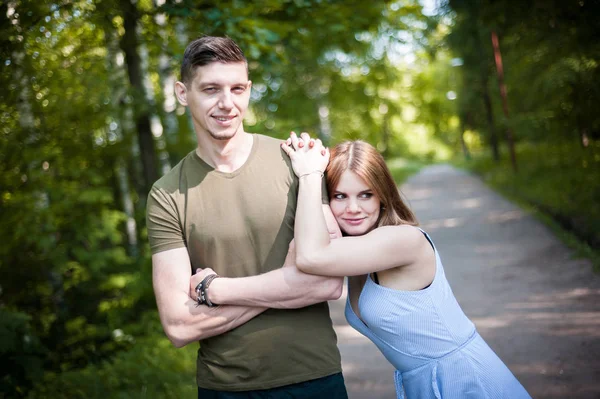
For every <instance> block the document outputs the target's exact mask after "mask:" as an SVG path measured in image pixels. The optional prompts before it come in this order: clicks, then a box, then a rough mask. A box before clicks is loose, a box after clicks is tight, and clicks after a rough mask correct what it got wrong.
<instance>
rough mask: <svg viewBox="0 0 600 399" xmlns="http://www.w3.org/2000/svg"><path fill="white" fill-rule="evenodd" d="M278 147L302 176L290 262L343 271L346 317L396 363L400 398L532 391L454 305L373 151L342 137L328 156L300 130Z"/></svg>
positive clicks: (330, 272) (429, 249)
mask: <svg viewBox="0 0 600 399" xmlns="http://www.w3.org/2000/svg"><path fill="white" fill-rule="evenodd" d="M282 147H283V150H284V151H285V152H286V153H287V154H288V155H289V156H290V159H291V161H292V165H293V168H294V172H295V173H296V174H297V175H298V177H299V180H300V189H299V194H298V207H297V210H296V222H295V223H296V225H295V246H296V263H297V265H296V266H297V267H298V268H299V269H300V270H302V271H303V272H307V273H312V274H319V275H326V276H350V277H349V279H348V281H349V282H348V301H347V303H346V318H347V320H348V323H349V324H350V325H351V326H353V327H354V328H355V329H357V330H358V331H359V332H361V333H362V334H364V335H365V336H367V337H368V338H369V339H371V341H373V342H374V343H375V344H376V345H377V347H378V348H379V349H380V350H381V351H382V352H383V354H384V355H385V357H386V358H387V359H388V360H389V361H390V362H391V363H392V364H393V365H394V367H396V369H397V370H396V372H395V383H396V391H397V395H398V398H404V394H406V397H407V398H409V399H412V398H444V399H447V398H452V399H454V398H456V399H466V398H477V399H482V398H510V399H520V398H530V396H529V394H528V393H527V391H526V390H525V389H524V388H523V386H522V385H521V384H520V383H519V382H518V381H517V379H516V378H515V377H514V376H513V374H512V373H511V372H510V370H509V369H508V368H507V367H506V366H505V365H504V363H502V361H501V360H500V359H499V358H498V356H497V355H496V354H495V353H494V352H493V351H492V349H490V347H489V346H488V345H487V344H486V343H485V341H484V340H483V339H482V338H481V336H480V335H479V334H478V333H477V331H476V329H475V326H474V325H473V323H472V322H471V321H470V320H469V319H468V318H467V317H466V316H465V314H464V313H463V311H462V310H461V308H460V306H459V305H458V302H457V301H456V299H455V298H454V295H453V294H452V290H451V289H450V286H449V285H448V281H447V280H446V277H445V275H444V268H443V266H442V262H441V260H440V257H439V254H438V253H437V251H436V249H435V246H434V245H433V242H432V241H431V238H430V237H429V236H428V235H427V233H425V232H424V231H423V230H421V229H419V228H418V227H416V225H417V222H416V219H415V217H414V215H413V213H412V212H411V211H410V209H409V208H408V207H407V206H406V204H404V202H403V201H402V199H401V197H400V195H399V192H398V190H397V188H396V185H395V184H394V181H393V179H392V177H391V174H390V172H389V170H388V168H387V166H386V165H385V162H384V160H383V158H382V157H381V155H380V154H379V153H378V152H377V150H376V149H375V148H373V147H372V146H371V145H369V144H367V143H365V142H362V141H351V142H345V143H342V144H340V145H338V146H336V147H335V148H334V149H333V150H332V151H331V160H329V152H328V150H327V149H324V148H323V147H322V144H321V143H320V141H318V140H317V141H314V140H310V138H309V137H308V135H304V134H303V135H302V136H301V138H298V137H296V136H295V134H292V137H291V139H289V140H288V141H287V142H286V143H284V144H283V145H282ZM325 171H326V174H327V187H328V191H329V199H330V206H331V210H332V211H333V214H334V216H335V218H336V220H337V222H338V224H339V226H340V228H341V230H342V232H343V233H344V236H343V237H342V238H339V239H335V240H330V238H329V234H328V232H327V229H326V226H325V220H324V217H323V212H322V210H321V184H322V182H321V179H322V176H323V172H325Z"/></svg>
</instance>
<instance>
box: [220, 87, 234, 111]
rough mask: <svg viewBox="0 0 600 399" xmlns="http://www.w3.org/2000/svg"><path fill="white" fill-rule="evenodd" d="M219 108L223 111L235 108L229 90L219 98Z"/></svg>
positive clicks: (224, 91)
mask: <svg viewBox="0 0 600 399" xmlns="http://www.w3.org/2000/svg"><path fill="white" fill-rule="evenodd" d="M219 108H222V109H231V108H233V98H232V97H231V93H230V92H229V91H227V90H223V93H222V94H221V96H220V98H219Z"/></svg>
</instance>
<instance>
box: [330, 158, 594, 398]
mask: <svg viewBox="0 0 600 399" xmlns="http://www.w3.org/2000/svg"><path fill="white" fill-rule="evenodd" d="M402 191H403V193H404V195H405V196H406V198H407V199H408V200H409V202H410V204H411V207H412V209H413V210H414V211H415V213H416V215H417V217H418V218H419V221H420V223H421V226H422V227H423V229H425V230H426V231H427V232H428V233H430V235H431V237H432V238H433V241H434V242H435V244H436V247H437V249H438V250H439V252H440V255H441V258H442V261H443V263H444V266H445V270H446V274H447V277H448V280H449V281H450V284H451V286H452V288H453V291H454V294H455V295H456V297H457V298H458V301H459V303H460V304H461V306H462V308H463V310H464V311H465V313H466V314H467V316H469V317H470V318H471V319H472V320H473V322H474V323H475V324H476V326H477V329H478V330H479V332H480V334H481V335H482V336H483V337H484V338H485V340H486V341H487V342H488V344H489V345H490V346H491V347H492V349H494V350H495V351H496V353H497V354H498V355H499V356H500V358H501V359H502V360H503V361H504V362H505V363H506V364H507V365H508V367H509V368H510V369H511V370H512V372H513V373H514V374H515V375H516V376H517V378H518V379H519V380H520V381H521V383H522V384H523V385H524V386H525V388H526V389H527V390H528V391H529V393H530V394H531V395H532V397H533V398H536V399H537V398H544V399H546V398H548V399H584V398H586V399H587V398H589V399H592V398H593V399H597V398H600V275H597V274H594V273H593V272H592V267H591V265H590V263H589V262H588V261H586V260H582V259H574V258H573V256H572V253H571V251H570V250H569V249H568V248H566V247H565V246H564V245H563V244H562V243H561V242H559V241H558V239H557V238H555V237H554V235H553V234H552V233H551V232H550V231H549V230H548V228H546V227H545V226H544V225H542V224H541V223H540V222H538V221H537V220H535V219H533V218H532V217H531V216H530V215H528V214H527V213H526V212H524V211H522V210H521V209H519V208H518V207H517V206H515V205H514V204H512V203H510V202H508V201H507V200H505V199H503V198H502V197H500V196H499V195H497V194H495V193H494V192H492V191H491V190H490V189H488V188H487V187H486V186H485V185H484V184H482V183H481V181H480V180H479V179H478V178H476V177H473V176H471V175H469V174H467V173H465V172H463V171H459V170H457V169H454V168H452V167H450V166H447V165H437V166H431V167H427V168H425V169H423V170H422V171H421V172H420V173H419V174H417V175H415V176H413V177H412V178H411V179H409V181H408V182H407V183H406V184H405V185H404V186H403V187H402ZM345 298H346V295H345V293H344V295H343V296H342V298H340V300H338V301H335V302H333V303H331V309H332V317H333V320H334V323H335V327H336V331H337V333H338V340H339V346H340V350H341V352H342V363H343V369H344V376H345V379H346V386H347V388H348V391H349V396H350V399H366V398H369V399H377V398H394V397H395V393H394V387H393V368H392V366H391V365H389V364H388V362H387V361H386V360H385V358H384V357H383V356H382V355H381V354H380V353H379V351H378V350H377V348H376V347H375V346H374V345H373V344H372V343H371V342H370V341H368V340H367V339H366V338H364V337H363V336H361V335H360V334H358V333H357V332H356V331H354V330H353V329H352V328H351V327H350V326H348V325H347V323H346V321H345V319H344V315H343V310H344V303H345V302H344V301H345ZM408 399H414V398H408Z"/></svg>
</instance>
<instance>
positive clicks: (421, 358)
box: [372, 328, 479, 372]
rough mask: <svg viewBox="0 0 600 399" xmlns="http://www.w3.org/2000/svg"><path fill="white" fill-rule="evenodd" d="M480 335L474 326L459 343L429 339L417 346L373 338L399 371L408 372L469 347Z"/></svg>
mask: <svg viewBox="0 0 600 399" xmlns="http://www.w3.org/2000/svg"><path fill="white" fill-rule="evenodd" d="M374 336H375V335H374ZM478 337H479V333H478V332H477V331H476V330H475V328H473V330H472V331H471V333H470V334H469V336H467V337H466V338H465V339H464V340H462V341H460V342H459V343H457V342H456V341H453V342H451V341H443V342H441V341H440V340H437V341H435V342H432V341H431V340H430V341H429V342H428V341H427V340H424V341H422V342H421V343H420V344H419V345H418V346H416V345H394V344H393V343H390V342H388V341H387V340H384V339H381V338H380V337H376V339H372V340H373V342H374V343H375V344H376V345H377V346H378V347H379V349H380V350H381V351H382V353H383V354H384V356H385V357H386V358H387V359H388V361H389V362H390V363H392V365H393V366H394V367H395V368H396V369H397V370H398V371H400V372H408V371H410V370H413V369H417V368H420V367H423V366H425V365H427V364H428V363H432V362H438V361H441V360H443V359H446V358H449V357H451V356H453V355H454V354H456V353H458V352H460V351H461V350H463V349H465V348H466V347H468V346H469V345H470V344H471V343H472V342H473V341H474V340H475V339H477V338H478ZM401 340H402V338H401V337H399V339H398V340H397V342H396V343H399V342H400V341H401ZM440 342H441V343H440Z"/></svg>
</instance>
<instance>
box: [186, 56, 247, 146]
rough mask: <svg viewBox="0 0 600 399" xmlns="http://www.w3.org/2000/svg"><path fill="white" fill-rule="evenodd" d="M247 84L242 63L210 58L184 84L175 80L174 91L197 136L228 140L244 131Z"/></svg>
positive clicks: (245, 71) (244, 66)
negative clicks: (208, 61)
mask: <svg viewBox="0 0 600 399" xmlns="http://www.w3.org/2000/svg"><path fill="white" fill-rule="evenodd" d="M251 86H252V82H250V81H249V80H248V72H247V70H246V64H245V63H243V62H238V63H228V64H224V63H220V62H213V63H211V64H208V65H205V66H201V67H197V68H196V74H195V76H194V79H193V80H192V81H191V82H189V83H188V84H187V85H184V84H183V83H181V82H177V83H176V84H175V91H176V94H177V99H178V100H179V102H180V103H181V104H182V105H184V106H187V107H189V109H190V112H191V114H192V120H193V122H194V128H195V129H196V134H197V135H198V139H201V137H202V136H205V137H206V136H209V137H211V138H212V139H214V140H229V139H231V138H232V137H234V136H235V135H236V133H238V132H243V131H244V127H243V124H242V121H243V119H244V114H245V113H246V109H248V103H249V101H250V88H251Z"/></svg>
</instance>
